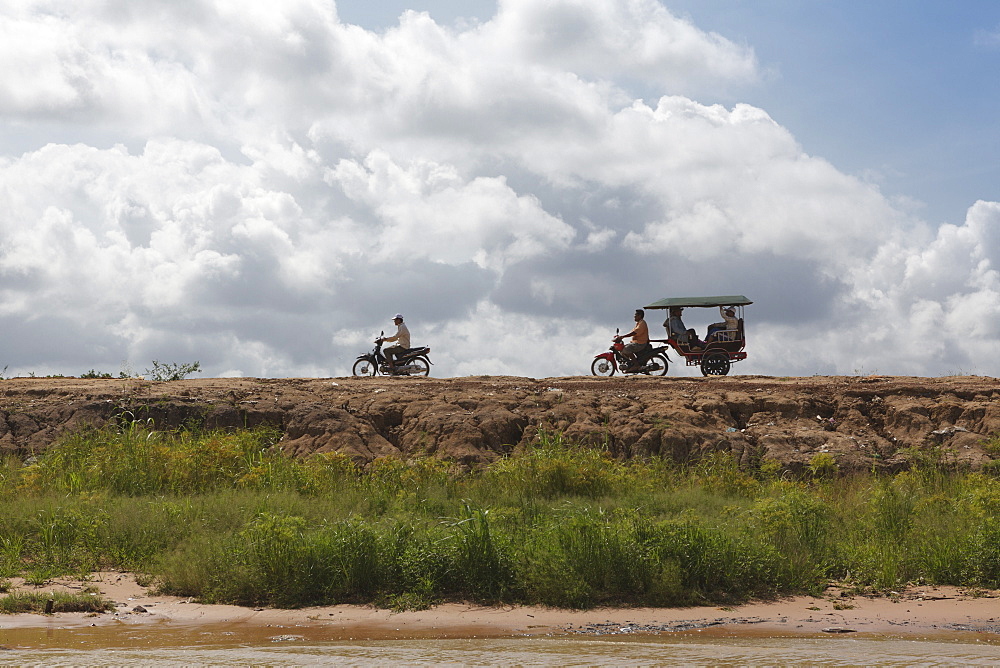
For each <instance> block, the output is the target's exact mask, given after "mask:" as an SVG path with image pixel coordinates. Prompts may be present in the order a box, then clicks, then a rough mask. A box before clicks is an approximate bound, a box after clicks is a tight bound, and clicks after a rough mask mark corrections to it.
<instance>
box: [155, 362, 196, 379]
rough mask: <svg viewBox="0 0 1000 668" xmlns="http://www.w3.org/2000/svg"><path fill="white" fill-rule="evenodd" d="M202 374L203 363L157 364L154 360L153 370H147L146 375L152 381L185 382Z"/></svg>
mask: <svg viewBox="0 0 1000 668" xmlns="http://www.w3.org/2000/svg"><path fill="white" fill-rule="evenodd" d="M196 372H197V373H200V372H201V362H191V363H190V364H181V363H179V362H157V361H156V360H153V368H152V369H146V372H145V375H147V376H149V379H150V380H184V379H185V378H187V377H188V376H190V375H191V374H193V373H196Z"/></svg>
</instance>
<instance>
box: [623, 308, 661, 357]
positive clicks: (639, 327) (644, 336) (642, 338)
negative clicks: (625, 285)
mask: <svg viewBox="0 0 1000 668" xmlns="http://www.w3.org/2000/svg"><path fill="white" fill-rule="evenodd" d="M633 317H634V318H635V327H633V328H632V331H631V332H629V333H628V334H620V335H618V336H616V337H615V341H621V340H622V339H628V338H631V339H632V342H631V343H627V344H625V348H624V349H622V354H623V355H624V356H625V358H626V359H627V360H628V366H627V367H626V368H625V369H623V371H627V370H628V369H630V368H632V367H633V366H635V364H636V362H637V361H638V355H639V354H640V353H643V352H646V351H647V350H649V349H651V348H652V345H650V343H649V327H648V326H647V325H646V320H645V317H646V312H645V311H643V310H642V309H641V308H637V309H636V310H635V315H634V316H633Z"/></svg>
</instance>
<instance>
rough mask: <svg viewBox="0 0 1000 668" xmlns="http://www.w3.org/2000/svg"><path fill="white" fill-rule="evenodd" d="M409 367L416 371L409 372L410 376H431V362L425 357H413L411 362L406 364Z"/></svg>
mask: <svg viewBox="0 0 1000 668" xmlns="http://www.w3.org/2000/svg"><path fill="white" fill-rule="evenodd" d="M406 364H407V365H409V366H414V367H416V369H414V370H413V371H411V372H410V375H411V376H429V375H431V361H430V360H429V359H427V358H426V357H414V358H413V359H412V360H410V361H409V362H407V363H406Z"/></svg>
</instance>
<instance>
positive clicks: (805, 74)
mask: <svg viewBox="0 0 1000 668" xmlns="http://www.w3.org/2000/svg"><path fill="white" fill-rule="evenodd" d="M853 5H859V6H857V7H855V6H853ZM869 5H870V6H869ZM0 63H2V65H0V369H2V368H3V367H5V366H6V367H7V369H6V371H5V372H4V375H5V376H15V375H28V374H31V373H34V374H36V375H48V374H66V375H78V374H80V373H83V372H86V371H88V370H91V369H94V370H97V371H105V372H110V373H113V374H115V375H117V374H118V372H119V371H120V370H132V371H136V372H142V371H143V370H145V369H148V368H150V367H151V366H152V361H153V360H158V361H161V362H177V363H181V362H192V361H195V360H197V361H199V362H201V365H202V367H203V369H204V374H203V375H205V376H233V375H245V376H266V377H286V376H320V377H327V376H338V375H344V374H347V373H350V366H351V364H352V363H353V360H354V358H355V357H356V356H357V355H359V354H361V353H362V352H364V351H365V350H366V349H367V348H370V342H371V340H372V339H373V338H374V336H376V335H377V334H378V333H379V331H381V330H383V329H385V330H386V331H391V330H392V323H391V322H390V320H391V317H392V315H393V314H394V313H396V312H397V311H400V312H402V313H403V314H404V315H405V316H406V320H407V323H408V324H409V326H410V329H411V331H412V333H413V337H414V343H419V344H427V345H430V346H431V347H432V353H431V358H432V360H433V361H434V362H435V366H434V367H433V370H432V373H433V374H434V375H436V376H464V375H480V374H513V375H525V376H534V377H546V376H557V375H575V374H585V373H588V371H589V365H590V360H591V359H592V357H593V355H594V354H596V353H598V352H600V351H601V350H603V349H605V348H606V347H607V345H608V342H609V338H610V336H611V334H612V333H613V332H614V328H615V327H622V328H625V327H627V326H629V324H630V323H631V313H632V310H633V309H634V308H636V307H637V306H642V305H644V304H647V303H649V302H651V301H655V300H657V299H660V298H662V297H667V296H688V295H713V294H745V295H747V296H748V297H749V298H750V299H752V300H753V301H754V302H755V303H754V304H753V305H752V306H750V307H748V308H747V314H746V315H747V330H748V338H749V344H748V353H749V359H748V360H746V361H745V362H741V363H740V364H738V365H737V366H736V367H734V373H744V374H746V373H758V374H768V375H812V374H834V373H837V374H862V373H863V374H869V373H884V374H912V375H943V374H969V373H971V374H983V375H994V376H995V375H997V374H998V372H1000V161H998V160H997V155H998V154H1000V124H998V123H997V121H996V110H997V108H998V106H1000V105H998V103H1000V86H997V85H996V83H997V79H998V73H1000V4H998V3H995V2H992V1H989V2H987V1H979V2H977V1H974V0H967V1H964V2H961V3H955V2H951V1H949V0H926V1H922V2H912V1H906V2H904V1H902V0H884V1H881V2H878V3H834V2H818V1H817V2H813V1H805V2H803V1H801V0H755V1H753V2H749V1H745V2H744V1H741V0H726V1H723V0H659V1H658V0H545V1H544V2H540V1H539V0H498V1H496V2H494V1H491V0H423V1H421V0H411V1H406V0H383V1H381V2H379V3H372V2H371V1H370V0H339V1H338V2H334V0H284V1H283V2H272V1H270V0H240V1H239V2H235V1H233V0H146V1H144V2H142V3H136V2H131V1H128V0H13V2H7V3H4V5H3V7H2V8H0ZM650 315H651V317H650V320H651V325H652V327H651V329H652V330H653V331H654V333H657V332H662V329H661V328H660V322H661V321H662V317H661V316H660V315H659V314H658V313H656V312H654V313H651V314H650ZM717 315H718V314H717V313H712V312H707V311H706V312H702V313H697V312H695V311H693V310H690V311H689V312H688V313H687V314H686V316H687V317H686V318H685V319H686V321H687V323H688V325H690V326H694V327H696V328H697V329H698V330H699V331H700V332H703V331H704V327H705V325H707V324H708V323H710V322H713V321H715V320H717V319H718V318H717ZM693 373H697V371H696V370H694V369H689V368H685V367H684V366H683V365H675V366H674V367H672V368H671V375H691V374H693Z"/></svg>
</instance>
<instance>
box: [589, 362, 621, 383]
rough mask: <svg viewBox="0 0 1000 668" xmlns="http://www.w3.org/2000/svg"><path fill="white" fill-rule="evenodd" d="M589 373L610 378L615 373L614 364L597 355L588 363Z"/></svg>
mask: <svg viewBox="0 0 1000 668" xmlns="http://www.w3.org/2000/svg"><path fill="white" fill-rule="evenodd" d="M590 373H592V374H593V375H595V376H604V377H605V378H610V377H611V376H613V375H615V364H614V362H611V361H609V360H607V359H605V358H603V357H597V358H595V359H594V361H593V362H591V363H590Z"/></svg>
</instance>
